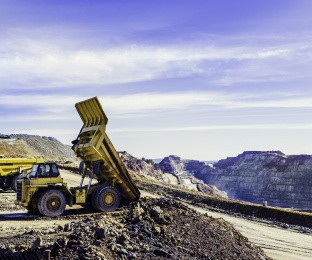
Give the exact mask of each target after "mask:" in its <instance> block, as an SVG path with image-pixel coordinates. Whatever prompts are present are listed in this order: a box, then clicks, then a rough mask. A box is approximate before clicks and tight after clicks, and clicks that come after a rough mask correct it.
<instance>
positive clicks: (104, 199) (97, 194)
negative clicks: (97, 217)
mask: <svg viewBox="0 0 312 260" xmlns="http://www.w3.org/2000/svg"><path fill="white" fill-rule="evenodd" d="M120 201H121V197H120V193H119V191H118V190H117V189H116V188H114V187H112V186H100V187H98V188H96V189H95V190H94V191H93V193H92V206H93V207H94V208H95V209H97V210H99V211H114V210H115V209H117V208H118V207H119V205H120Z"/></svg>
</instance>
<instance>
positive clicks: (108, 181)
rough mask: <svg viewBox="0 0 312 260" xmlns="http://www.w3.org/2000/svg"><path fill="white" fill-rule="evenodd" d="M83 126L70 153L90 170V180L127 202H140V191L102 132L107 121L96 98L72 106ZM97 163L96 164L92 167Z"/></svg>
mask: <svg viewBox="0 0 312 260" xmlns="http://www.w3.org/2000/svg"><path fill="white" fill-rule="evenodd" d="M75 107H76V109H77V112H78V114H79V115H80V117H81V120H82V122H83V126H82V128H81V131H80V133H79V135H78V137H77V139H76V140H75V141H73V147H72V149H73V150H74V151H75V153H76V154H77V156H78V157H80V158H81V159H82V160H83V161H84V162H85V163H86V165H87V167H88V168H89V169H93V168H94V167H95V166H94V165H98V166H97V167H99V170H96V171H95V170H94V169H93V176H92V177H93V178H96V179H97V180H98V182H99V183H100V184H104V185H106V186H113V187H115V188H116V189H118V191H119V192H120V194H121V196H122V197H123V198H124V199H125V200H127V201H134V200H138V199H139V198H140V191H139V189H138V188H137V187H136V185H135V184H134V182H133V180H132V179H131V176H130V174H129V172H128V170H127V169H126V167H125V166H124V164H123V162H122V161H121V159H120V157H119V155H118V153H117V152H116V150H115V148H114V146H113V144H112V143H111V141H110V139H109V138H108V136H107V134H106V132H105V130H106V125H107V122H108V118H107V116H106V115H105V113H104V111H103V108H102V106H101V104H100V102H99V100H98V98H97V97H94V98H91V99H88V100H85V101H82V102H79V103H77V104H76V105H75ZM95 162H97V163H98V164H94V163H95Z"/></svg>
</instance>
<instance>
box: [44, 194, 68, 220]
mask: <svg viewBox="0 0 312 260" xmlns="http://www.w3.org/2000/svg"><path fill="white" fill-rule="evenodd" d="M65 207H66V200H65V196H64V194H63V193H62V192H60V191H59V190H47V191H45V192H44V193H42V194H41V195H40V197H39V200H38V210H39V212H40V213H41V214H42V215H44V216H48V217H55V216H59V215H62V214H63V212H64V210H65Z"/></svg>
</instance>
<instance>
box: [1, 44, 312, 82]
mask: <svg viewBox="0 0 312 260" xmlns="http://www.w3.org/2000/svg"><path fill="white" fill-rule="evenodd" d="M17 43H18V44H17ZM296 47H297V46H284V45H281V46H271V47H270V46H269V47H259V46H252V45H250V46H237V45H236V46H235V45H234V46H233V47H220V46H219V47H218V46H214V45H212V44H209V45H208V44H207V43H206V42H201V43H194V44H185V45H183V44H179V45H170V46H146V45H135V44H133V45H123V46H115V47H109V48H107V49H106V48H105V47H103V49H102V50H99V49H97V50H92V49H90V48H89V49H82V48H81V49H71V48H69V46H68V44H63V45H56V44H53V43H47V42H44V41H42V40H41V41H36V40H28V39H26V40H25V39H14V40H13V39H2V41H0V58H1V59H0V70H1V75H0V83H1V85H2V86H5V85H8V84H9V83H10V84H14V87H16V88H32V87H33V88H38V87H40V88H51V87H53V88H64V87H77V86H85V85H88V86H91V85H102V86H103V85H107V84H118V83H129V82H138V81H147V80H152V79H162V78H170V77H185V76H192V75H198V74H200V75H205V76H206V77H208V78H209V77H210V76H215V77H216V78H214V79H213V80H215V81H217V82H219V83H220V82H221V83H222V82H225V84H231V83H232V81H233V82H237V81H238V82H239V81H244V79H245V80H246V79H247V80H250V78H252V76H254V75H255V72H254V71H251V70H248V69H246V67H245V65H244V63H242V62H247V63H249V62H255V64H256V68H257V70H258V74H257V75H258V77H259V78H260V77H261V76H262V80H263V78H266V77H267V73H264V74H263V73H262V71H263V70H264V71H270V70H271V72H270V75H272V76H274V74H275V73H276V69H275V67H276V64H274V66H273V67H272V65H270V62H272V60H273V61H274V60H276V59H291V60H292V59H296V57H295V54H296V53H297V52H299V54H300V52H303V51H304V52H307V51H309V52H311V48H309V49H308V50H306V49H304V50H303V49H301V50H299V49H296ZM300 58H301V59H303V57H300ZM306 59H307V57H305V59H304V60H306ZM215 61H220V62H224V63H223V64H222V65H221V66H220V63H218V62H217V63H214V62H215ZM228 61H236V62H239V63H238V64H232V65H231V64H228ZM257 61H259V62H260V65H261V67H262V68H261V67H260V65H258V66H257V64H258V63H257ZM207 62H209V63H208V64H206V63H207ZM307 62H310V58H309V59H308V61H307ZM237 67H238V68H239V69H240V70H241V73H238V74H236V75H240V76H239V77H236V78H234V77H233V73H234V72H235V73H237V72H238V71H237V69H236V68H237ZM282 68H283V67H282ZM232 72H233V73H232ZM218 73H221V74H222V75H218ZM227 74H228V76H226V75H227ZM249 74H251V75H249ZM223 75H225V77H224V76H223ZM224 78H227V80H224ZM222 80H223V81H222ZM258 80H259V79H258Z"/></svg>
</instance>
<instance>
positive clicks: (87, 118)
mask: <svg viewBox="0 0 312 260" xmlns="http://www.w3.org/2000/svg"><path fill="white" fill-rule="evenodd" d="M75 107H76V109H77V112H78V114H79V115H80V118H81V119H82V121H83V126H82V128H81V130H80V132H79V134H78V137H77V138H76V140H74V141H73V142H72V143H73V146H72V149H73V151H74V152H75V153H76V155H77V156H78V157H79V158H80V159H81V160H82V161H81V163H80V165H79V172H80V174H81V175H82V178H81V182H80V185H79V186H78V187H68V185H67V184H66V183H64V182H63V179H62V177H61V175H60V173H59V170H58V167H57V165H56V163H54V162H46V163H36V164H34V165H33V167H32V171H31V173H30V174H29V175H27V177H25V178H23V179H20V180H18V181H17V197H16V200H15V204H17V205H22V206H24V207H26V208H27V209H28V210H29V211H32V210H38V211H39V212H40V213H41V214H42V215H45V216H51V217H53V216H59V215H61V214H63V212H64V210H65V207H66V205H69V206H73V205H75V204H77V205H82V206H92V207H93V208H94V209H96V210H98V211H113V210H115V209H116V208H118V207H119V205H120V202H121V200H122V199H123V200H125V201H136V200H139V198H140V191H139V189H138V188H137V187H136V185H135V184H134V182H133V180H132V178H131V176H130V174H129V172H128V170H127V169H126V167H125V166H124V164H123V162H122V161H121V159H120V157H119V155H118V153H117V152H116V150H115V148H114V146H113V144H112V143H111V141H110V139H109V138H108V136H107V134H106V132H105V130H106V125H107V122H108V119H107V117H106V115H105V113H104V111H103V108H102V106H101V104H100V102H99V100H98V98H97V97H94V98H91V99H88V100H85V101H82V102H79V103H77V104H76V105H75ZM86 176H89V182H88V184H87V185H83V181H84V178H85V177H86ZM93 179H96V180H97V183H92V180H93Z"/></svg>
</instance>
